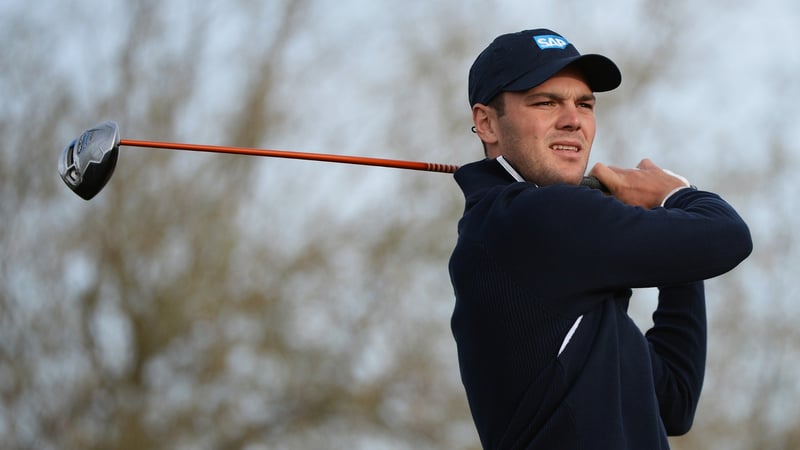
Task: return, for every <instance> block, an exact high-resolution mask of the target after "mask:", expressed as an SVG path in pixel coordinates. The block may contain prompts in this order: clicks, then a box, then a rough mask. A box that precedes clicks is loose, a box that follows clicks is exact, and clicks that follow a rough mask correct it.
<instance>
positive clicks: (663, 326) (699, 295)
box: [646, 282, 707, 436]
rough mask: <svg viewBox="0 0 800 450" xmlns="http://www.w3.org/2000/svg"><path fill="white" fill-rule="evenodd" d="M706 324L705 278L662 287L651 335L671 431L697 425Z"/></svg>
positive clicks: (655, 371)
mask: <svg viewBox="0 0 800 450" xmlns="http://www.w3.org/2000/svg"><path fill="white" fill-rule="evenodd" d="M706 329H707V328H706V306H705V295H704V290H703V283H702V282H697V283H691V284H686V285H680V286H669V287H661V288H659V295H658V307H657V308H656V311H655V312H654V313H653V327H652V328H651V329H650V330H648V331H647V333H646V337H647V341H648V342H649V345H650V355H651V361H652V366H653V381H654V384H655V388H656V397H657V398H658V404H659V412H660V414H661V420H662V421H663V422H664V427H665V428H666V430H667V434H668V435H670V436H677V435H681V434H685V433H686V432H688V431H689V429H690V428H691V426H692V421H693V420H694V413H695V411H696V409H697V403H698V401H699V399H700V391H701V389H702V387H703V377H704V375H705V362H706Z"/></svg>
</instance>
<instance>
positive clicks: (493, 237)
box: [450, 29, 752, 450]
mask: <svg viewBox="0 0 800 450" xmlns="http://www.w3.org/2000/svg"><path fill="white" fill-rule="evenodd" d="M620 82H621V75H620V72H619V69H618V68H617V66H616V65H615V64H614V63H613V62H612V61H611V60H610V59H608V58H606V57H604V56H600V55H580V54H579V53H578V51H577V50H576V49H575V47H574V46H573V45H572V44H570V43H569V42H568V41H567V39H565V38H564V37H563V36H561V35H559V34H557V33H555V32H553V31H550V30H546V29H538V30H527V31H522V32H519V33H512V34H507V35H503V36H500V37H498V38H497V39H496V40H494V41H493V42H492V43H491V44H490V45H489V46H488V48H486V49H485V50H484V51H483V52H482V53H481V54H480V55H479V56H478V58H477V59H476V60H475V63H474V64H473V66H472V68H471V70H470V76H469V100H470V105H471V106H472V115H473V121H474V128H473V131H474V132H475V133H477V135H478V137H479V138H480V139H481V141H482V143H483V145H484V151H485V154H486V157H487V158H486V159H484V160H482V161H478V162H475V163H471V164H468V165H466V166H463V167H462V168H460V169H459V170H458V171H457V172H456V174H455V178H456V181H457V182H458V184H459V186H460V187H461V189H462V190H463V191H464V195H465V197H466V208H465V211H464V215H463V217H462V218H461V220H460V221H459V224H458V233H459V237H458V243H457V244H456V247H455V249H454V251H453V254H452V257H451V260H450V274H451V279H452V283H453V287H454V290H455V295H456V304H455V309H454V312H453V317H452V329H453V334H454V337H455V339H456V343H457V345H458V357H459V364H460V368H461V376H462V381H463V383H464V386H465V388H466V392H467V398H468V400H469V405H470V409H471V411H472V416H473V419H474V421H475V424H476V427H477V430H478V434H479V435H480V439H481V442H482V444H483V446H484V447H485V448H525V449H548V450H551V449H592V450H597V449H614V450H620V449H635V450H653V449H666V448H668V447H669V444H668V440H667V436H668V435H678V434H683V433H686V432H687V431H688V430H689V428H690V426H691V424H692V421H693V418H694V412H695V408H696V406H697V402H698V398H699V395H700V390H701V387H702V383H703V375H704V370H705V356H706V316H705V299H704V291H703V284H702V281H703V280H705V279H708V278H711V277H714V276H717V275H720V274H722V273H725V272H727V271H729V270H731V269H733V268H734V267H735V266H736V265H737V264H739V263H740V262H741V261H742V260H744V258H746V257H747V256H748V255H749V254H750V251H751V250H752V243H751V240H750V234H749V230H748V228H747V225H745V223H744V222H743V221H742V219H741V218H740V217H739V215H738V214H737V213H736V212H735V211H734V210H733V208H731V206H730V205H728V204H727V203H726V202H725V201H723V200H722V199H721V198H720V197H719V196H717V195H715V194H713V193H710V192H704V191H701V190H697V189H695V188H694V187H691V186H690V185H689V183H688V182H687V181H686V180H685V179H683V178H682V177H680V176H677V175H675V174H672V173H671V172H668V171H665V170H662V169H660V168H659V167H658V166H656V165H655V164H654V163H652V162H651V161H649V160H647V159H645V160H643V161H642V162H640V163H639V165H638V167H637V168H636V169H629V170H625V169H620V168H615V167H608V166H606V165H603V164H599V163H598V164H597V165H595V166H594V167H593V169H592V170H591V173H590V175H592V176H594V177H596V178H598V179H599V180H600V182H602V183H603V184H604V185H605V186H606V187H607V188H608V190H609V191H610V194H604V193H603V192H601V191H599V190H595V189H590V188H588V187H584V186H581V185H580V182H581V179H582V177H583V175H584V172H585V170H586V168H587V164H588V160H589V152H590V150H591V147H592V142H593V140H594V135H595V115H594V107H595V102H596V99H595V95H594V93H595V92H603V91H610V90H613V89H615V88H616V87H617V86H618V85H619V84H620ZM640 287H658V289H659V298H658V308H657V310H656V311H655V313H654V314H653V321H654V325H653V327H652V328H651V329H650V330H648V331H647V333H646V334H643V333H642V332H641V331H640V329H639V328H638V327H637V326H636V325H635V324H634V323H633V322H632V320H631V319H630V317H629V316H628V315H627V308H628V301H629V299H630V296H631V289H632V288H640Z"/></svg>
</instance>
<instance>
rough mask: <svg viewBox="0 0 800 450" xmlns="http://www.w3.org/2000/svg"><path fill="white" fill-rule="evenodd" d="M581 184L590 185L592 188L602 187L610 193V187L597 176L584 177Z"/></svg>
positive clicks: (601, 188)
mask: <svg viewBox="0 0 800 450" xmlns="http://www.w3.org/2000/svg"><path fill="white" fill-rule="evenodd" d="M581 186H588V187H590V188H592V189H600V190H601V191H603V192H605V193H609V190H608V188H607V187H606V186H605V185H604V184H603V183H601V182H600V180H598V179H597V178H595V177H583V181H581Z"/></svg>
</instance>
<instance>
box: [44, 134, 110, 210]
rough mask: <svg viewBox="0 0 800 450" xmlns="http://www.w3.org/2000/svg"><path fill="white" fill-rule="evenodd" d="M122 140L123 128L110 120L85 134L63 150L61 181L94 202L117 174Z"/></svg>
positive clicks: (60, 167)
mask: <svg viewBox="0 0 800 450" xmlns="http://www.w3.org/2000/svg"><path fill="white" fill-rule="evenodd" d="M119 141H120V136H119V126H118V125H117V124H116V122H112V121H110V120H109V121H106V122H103V123H101V124H98V125H96V126H94V127H93V128H90V129H88V130H86V131H84V132H83V134H81V135H80V136H78V138H77V139H75V140H74V141H72V142H71V143H70V144H69V145H67V146H66V147H64V149H63V150H61V155H60V157H59V159H58V173H59V175H61V179H62V180H64V183H66V184H67V186H69V188H70V189H72V190H73V191H74V192H75V193H76V194H78V195H79V196H81V198H83V199H84V200H89V199H91V198H92V197H94V196H95V195H97V193H98V192H100V190H101V189H103V186H105V185H106V183H107V182H108V179H109V178H111V174H112V173H114V167H116V165H117V158H118V156H119Z"/></svg>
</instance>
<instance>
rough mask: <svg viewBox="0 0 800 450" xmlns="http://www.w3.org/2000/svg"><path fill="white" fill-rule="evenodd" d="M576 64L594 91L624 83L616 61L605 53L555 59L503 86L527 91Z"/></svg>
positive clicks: (507, 89)
mask: <svg viewBox="0 0 800 450" xmlns="http://www.w3.org/2000/svg"><path fill="white" fill-rule="evenodd" d="M573 64H574V65H575V67H577V68H578V69H579V70H580V71H581V72H583V74H584V76H586V82H587V83H588V84H589V88H590V89H591V90H592V92H606V91H611V90H614V89H616V88H617V87H618V86H619V85H620V83H622V73H620V71H619V68H618V67H617V65H616V64H614V61H611V60H610V59H608V58H606V57H605V56H603V55H595V54H588V55H579V56H574V57H571V58H564V59H560V60H557V61H553V62H552V63H551V64H549V65H547V66H544V67H540V68H539V69H538V70H535V71H532V72H528V73H527V74H525V75H523V76H522V77H520V78H518V79H516V80H514V81H513V82H511V83H509V84H508V85H507V86H505V87H504V88H503V90H504V91H526V90H528V89H531V88H534V87H536V86H538V85H540V84H542V83H544V82H545V81H547V80H548V79H550V78H551V77H552V76H553V75H555V74H557V73H558V72H560V71H561V70H562V69H564V68H565V67H567V66H569V65H573Z"/></svg>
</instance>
